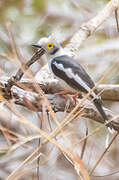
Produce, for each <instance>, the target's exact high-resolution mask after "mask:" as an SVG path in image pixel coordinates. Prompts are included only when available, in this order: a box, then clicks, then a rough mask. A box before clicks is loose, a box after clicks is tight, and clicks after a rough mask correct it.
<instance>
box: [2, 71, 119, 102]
mask: <svg viewBox="0 0 119 180" xmlns="http://www.w3.org/2000/svg"><path fill="white" fill-rule="evenodd" d="M42 72H43V71H42V70H41V72H39V74H38V76H39V79H38V80H37V85H38V86H39V87H41V89H42V90H43V91H44V93H45V94H55V93H57V92H60V91H62V90H64V89H63V88H62V87H61V85H60V84H59V81H58V80H56V79H55V78H53V77H52V75H51V76H49V77H47V74H46V78H45V79H44V74H42ZM8 80H9V78H8V77H2V78H0V90H1V91H3V93H2V94H3V96H4V97H6V98H7V99H9V98H10V97H9V98H8V97H7V94H6V91H5V86H6V84H7V83H8ZM14 84H15V85H16V86H17V87H21V88H23V87H25V89H27V90H30V91H33V92H36V88H35V85H34V81H33V80H30V79H22V80H21V81H20V82H18V83H17V82H16V83H14ZM54 87H55V88H54ZM97 90H98V92H99V93H100V92H101V94H100V96H101V98H102V100H106V101H119V85H118V84H100V85H98V86H97ZM36 93H37V92H36Z"/></svg>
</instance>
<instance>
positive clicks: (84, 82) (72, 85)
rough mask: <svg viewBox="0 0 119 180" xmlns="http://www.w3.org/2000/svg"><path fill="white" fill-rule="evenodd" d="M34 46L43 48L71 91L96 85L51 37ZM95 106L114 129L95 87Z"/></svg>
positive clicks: (91, 95)
mask: <svg viewBox="0 0 119 180" xmlns="http://www.w3.org/2000/svg"><path fill="white" fill-rule="evenodd" d="M32 46H34V47H36V48H43V49H44V51H45V54H46V56H47V59H48V65H49V68H50V70H51V72H52V73H53V75H54V76H55V77H56V78H57V79H58V80H59V81H60V84H61V85H62V86H63V87H64V89H67V90H69V91H74V92H83V93H89V92H91V89H92V88H94V87H95V83H94V81H93V80H92V78H91V77H90V75H89V74H88V73H87V72H86V70H85V69H84V68H83V67H82V65H81V64H79V62H78V61H77V60H76V59H74V58H72V57H71V55H70V53H69V52H68V51H66V50H65V49H64V48H62V47H61V45H60V44H59V43H58V42H57V41H56V40H53V39H51V38H50V37H49V38H47V37H44V38H41V39H40V40H39V41H38V42H37V43H36V44H33V45H32ZM90 98H91V99H92V101H93V103H94V105H95V107H96V108H97V110H98V111H99V113H100V115H101V116H102V118H103V120H104V122H105V123H106V126H107V127H108V128H110V129H113V127H112V124H111V122H110V123H109V122H108V117H107V115H106V113H105V111H104V110H103V104H102V100H101V97H100V96H99V95H98V91H97V89H96V88H95V89H94V91H92V92H91V93H90Z"/></svg>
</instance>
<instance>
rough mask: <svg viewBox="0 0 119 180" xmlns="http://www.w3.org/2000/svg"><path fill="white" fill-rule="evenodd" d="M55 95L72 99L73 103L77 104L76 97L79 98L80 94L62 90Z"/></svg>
mask: <svg viewBox="0 0 119 180" xmlns="http://www.w3.org/2000/svg"><path fill="white" fill-rule="evenodd" d="M55 94H59V95H62V96H63V97H65V98H66V97H72V98H73V99H74V101H75V102H77V97H78V96H79V94H80V92H74V91H70V90H63V91H60V92H58V93H55Z"/></svg>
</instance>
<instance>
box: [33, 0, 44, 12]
mask: <svg viewBox="0 0 119 180" xmlns="http://www.w3.org/2000/svg"><path fill="white" fill-rule="evenodd" d="M33 7H34V8H35V10H36V11H38V12H43V11H44V10H45V8H46V1H45V0H34V1H33Z"/></svg>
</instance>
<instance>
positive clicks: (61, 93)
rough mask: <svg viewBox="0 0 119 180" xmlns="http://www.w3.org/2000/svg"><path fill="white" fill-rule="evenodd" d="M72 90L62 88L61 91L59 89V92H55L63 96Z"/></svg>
mask: <svg viewBox="0 0 119 180" xmlns="http://www.w3.org/2000/svg"><path fill="white" fill-rule="evenodd" d="M72 92H73V91H70V90H66V89H65V90H63V91H60V92H57V93H55V94H58V95H62V96H65V94H68V93H72Z"/></svg>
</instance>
